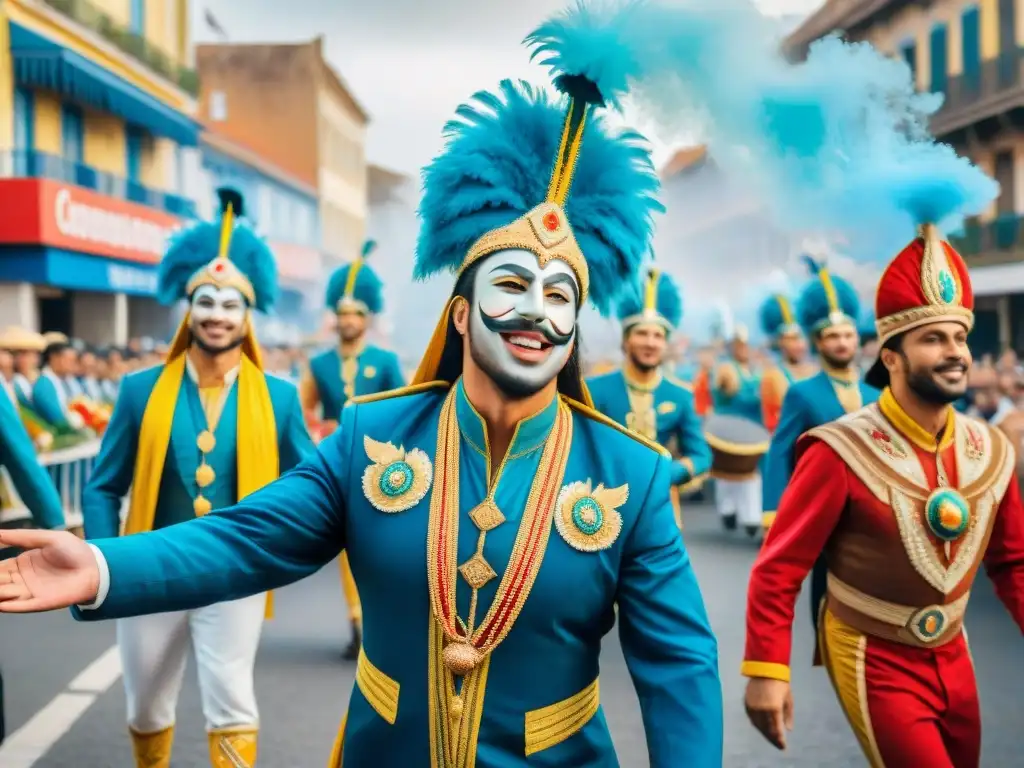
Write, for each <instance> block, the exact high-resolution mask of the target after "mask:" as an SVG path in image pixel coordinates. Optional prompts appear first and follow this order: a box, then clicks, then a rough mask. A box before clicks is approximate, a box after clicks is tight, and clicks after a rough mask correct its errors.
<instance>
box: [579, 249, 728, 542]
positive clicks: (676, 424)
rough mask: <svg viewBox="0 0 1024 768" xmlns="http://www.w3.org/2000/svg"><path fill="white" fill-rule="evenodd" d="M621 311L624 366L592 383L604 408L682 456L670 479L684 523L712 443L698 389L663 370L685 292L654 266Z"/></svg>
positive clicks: (705, 469) (594, 394) (593, 393)
mask: <svg viewBox="0 0 1024 768" xmlns="http://www.w3.org/2000/svg"><path fill="white" fill-rule="evenodd" d="M618 315H619V320H620V322H621V323H622V349H623V352H624V353H625V357H626V360H625V363H624V364H623V366H622V368H621V369H620V370H617V371H612V372H610V373H606V374H603V375H601V376H595V377H594V378H592V379H590V380H589V381H588V382H587V388H588V389H589V390H590V396H591V397H592V398H593V400H594V407H595V408H597V409H598V410H599V411H601V413H603V414H605V415H606V416H609V417H611V418H613V419H615V421H617V422H619V423H620V424H624V425H625V426H626V427H627V428H629V429H630V430H632V431H634V432H637V433H638V434H641V435H643V436H644V437H646V438H647V439H649V440H654V441H656V442H657V443H658V444H659V445H662V446H664V447H665V448H666V449H668V450H669V451H670V452H671V453H672V454H673V455H674V456H677V457H678V459H677V460H676V461H675V462H673V464H672V477H671V483H672V500H673V504H674V506H675V508H676V520H677V522H678V523H679V524H680V526H682V513H681V510H680V509H679V493H680V492H686V491H691V490H696V489H697V488H699V487H700V485H701V484H702V483H703V481H704V479H705V478H706V477H707V474H708V471H709V470H710V469H711V449H710V448H708V444H707V442H706V441H705V440H704V432H703V430H702V429H701V422H700V418H699V417H698V416H697V411H696V408H695V407H694V397H693V389H692V388H691V387H690V386H689V385H688V384H684V383H683V382H681V381H679V380H678V379H675V378H674V377H672V376H667V375H665V374H664V373H663V372H662V369H663V368H664V364H665V355H666V351H667V350H668V343H669V334H670V333H671V332H672V331H674V330H675V329H676V328H677V327H678V326H679V323H680V321H681V320H682V317H683V301H682V296H681V295H680V293H679V288H678V287H677V286H676V284H675V281H674V280H673V279H672V278H671V276H669V275H668V274H666V273H664V272H662V271H661V270H658V269H649V270H648V273H647V279H646V280H645V281H644V283H643V286H642V293H639V294H635V295H627V296H625V297H623V298H622V299H621V300H620V301H619V306H618Z"/></svg>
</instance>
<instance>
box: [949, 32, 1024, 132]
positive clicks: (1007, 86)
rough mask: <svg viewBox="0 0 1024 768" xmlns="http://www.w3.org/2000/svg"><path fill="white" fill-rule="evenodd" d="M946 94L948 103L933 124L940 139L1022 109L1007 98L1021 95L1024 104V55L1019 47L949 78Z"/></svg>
mask: <svg viewBox="0 0 1024 768" xmlns="http://www.w3.org/2000/svg"><path fill="white" fill-rule="evenodd" d="M943 91H944V93H945V96H946V100H945V102H944V103H943V105H942V108H941V109H940V110H939V111H938V113H937V114H936V115H935V117H934V118H933V121H932V127H933V129H934V131H935V133H937V134H939V135H940V136H941V135H942V134H944V133H948V132H950V131H954V130H958V129H960V128H963V127H965V126H967V125H970V124H972V123H974V122H976V121H978V120H982V119H984V118H986V117H991V116H993V115H996V114H999V113H1001V112H1004V111H1006V109H1008V108H1010V107H1013V106H1020V105H1014V104H1009V103H1006V99H1007V98H1008V97H1011V96H1014V95H1019V96H1021V97H1022V104H1024V52H1022V49H1020V48H1017V49H1014V50H1012V51H1009V52H1006V53H1001V54H999V55H998V56H996V57H995V58H994V59H988V60H987V61H983V62H981V66H980V67H979V69H978V70H976V71H974V72H964V73H963V74H960V75H956V76H954V77H951V78H949V81H948V82H947V83H946V87H945V88H944V89H943Z"/></svg>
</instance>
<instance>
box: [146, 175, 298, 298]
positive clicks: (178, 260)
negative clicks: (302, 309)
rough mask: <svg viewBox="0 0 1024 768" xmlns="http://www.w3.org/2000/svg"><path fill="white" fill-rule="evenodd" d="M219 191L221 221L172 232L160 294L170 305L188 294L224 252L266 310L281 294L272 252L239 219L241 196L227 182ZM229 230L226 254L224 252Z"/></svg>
mask: <svg viewBox="0 0 1024 768" xmlns="http://www.w3.org/2000/svg"><path fill="white" fill-rule="evenodd" d="M217 194H218V196H219V197H220V201H221V212H220V216H219V217H218V218H217V221H212V222H210V221H195V222H192V223H190V224H188V225H186V226H184V227H182V228H181V229H179V230H178V231H177V232H175V233H174V234H173V235H171V238H170V240H169V242H168V245H167V251H166V252H165V253H164V257H163V259H161V261H160V265H159V267H158V269H157V299H158V300H159V301H160V302H161V303H163V304H167V305H170V304H173V303H174V302H176V301H179V300H181V299H187V298H188V297H189V291H188V286H189V284H190V282H192V278H193V277H195V276H196V275H197V274H198V273H199V271H200V270H201V269H203V268H204V267H208V266H210V265H211V264H212V262H214V260H215V259H217V258H218V257H219V256H221V255H225V256H226V257H227V259H228V261H230V263H231V265H233V268H234V269H237V271H238V272H240V273H241V275H242V276H243V281H244V282H247V283H248V286H247V287H251V291H248V293H251V297H248V296H247V298H251V304H252V307H253V308H254V309H258V310H260V311H262V312H267V311H268V310H270V308H271V307H273V305H274V302H275V301H276V300H277V294H278V283H277V264H276V263H275V262H274V254H273V252H272V251H271V250H270V248H269V246H268V245H267V243H266V241H265V240H264V239H263V238H262V237H260V236H259V235H257V234H256V232H255V230H253V228H252V226H251V225H250V224H249V223H248V222H247V221H246V220H244V219H241V218H235V214H239V215H241V214H243V213H244V210H245V209H244V201H243V199H242V195H241V194H240V193H239V192H238V191H236V190H234V189H230V188H227V187H224V188H221V189H219V190H217ZM228 232H230V240H229V241H227V248H226V253H224V254H221V249H222V247H223V245H224V239H223V238H224V236H225V235H226V233H228ZM237 287H239V288H240V289H241V288H242V286H241V285H239V286H237ZM242 292H243V294H244V293H247V291H246V290H243V291H242Z"/></svg>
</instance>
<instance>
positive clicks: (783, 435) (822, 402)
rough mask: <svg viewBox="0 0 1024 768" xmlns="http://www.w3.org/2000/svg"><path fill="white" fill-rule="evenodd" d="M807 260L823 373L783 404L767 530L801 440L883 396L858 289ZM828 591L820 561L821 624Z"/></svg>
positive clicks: (804, 300)
mask: <svg viewBox="0 0 1024 768" xmlns="http://www.w3.org/2000/svg"><path fill="white" fill-rule="evenodd" d="M806 260H807V263H808V265H809V267H810V269H811V273H812V277H811V279H810V280H809V281H808V282H807V284H806V285H805V286H804V287H803V289H802V290H801V291H800V296H799V298H798V299H797V317H798V319H799V321H800V325H801V326H802V327H803V329H804V332H805V333H806V334H807V335H808V337H809V338H810V339H811V341H812V342H813V344H814V348H815V351H816V352H817V353H818V357H819V358H820V361H821V371H820V372H819V373H818V374H816V375H815V376H812V377H810V378H809V379H805V380H804V381H800V382H797V383H795V384H793V385H792V386H790V387H789V389H788V391H787V392H786V398H785V400H784V401H783V403H782V413H781V415H780V417H779V424H778V427H776V429H775V433H774V434H773V435H772V444H771V447H770V448H769V450H768V458H767V461H766V466H765V472H764V494H763V499H762V501H763V505H764V514H763V517H762V522H763V524H764V527H765V531H766V532H767V529H768V528H769V527H770V526H771V524H772V522H773V521H774V520H775V510H776V509H777V508H778V504H779V500H780V499H781V498H782V492H783V491H784V490H785V489H786V485H787V484H788V483H789V477H790V475H791V474H792V472H793V463H794V451H795V448H796V441H797V438H799V437H800V435H802V434H803V433H804V432H807V431H808V430H810V429H813V428H815V427H819V426H821V425H822V424H826V423H828V422H830V421H835V420H836V419H838V418H840V417H841V416H843V415H844V414H847V413H850V412H851V411H856V410H858V409H859V408H861V407H863V406H865V405H870V404H871V403H873V402H875V401H876V400H877V399H878V396H879V395H880V394H881V393H880V392H879V391H878V390H877V389H875V388H874V387H871V386H869V385H868V384H865V383H864V382H863V381H862V380H861V376H860V370H859V368H858V366H857V360H858V357H859V346H860V339H859V336H858V333H857V325H858V318H859V317H860V312H861V308H860V299H859V298H858V297H857V291H856V290H855V289H854V288H853V286H852V285H850V284H849V283H848V282H847V281H846V280H844V279H843V278H841V277H839V276H837V275H834V274H832V272H831V271H830V270H829V269H828V268H826V267H825V266H824V265H823V264H820V263H818V262H816V261H814V260H813V259H811V258H810V257H807V258H806ZM824 589H825V570H824V567H823V563H818V564H817V565H816V566H815V567H814V571H813V573H812V576H811V612H812V618H813V620H814V622H815V625H817V614H818V604H819V602H820V598H821V597H823V596H824V594H825V591H824Z"/></svg>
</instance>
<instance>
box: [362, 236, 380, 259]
mask: <svg viewBox="0 0 1024 768" xmlns="http://www.w3.org/2000/svg"><path fill="white" fill-rule="evenodd" d="M375 250H377V241H376V240H367V241H366V242H365V243H363V251H362V258H364V259H365V258H366V257H367V256H369V255H370V254H371V253H373V252H374V251H375Z"/></svg>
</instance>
